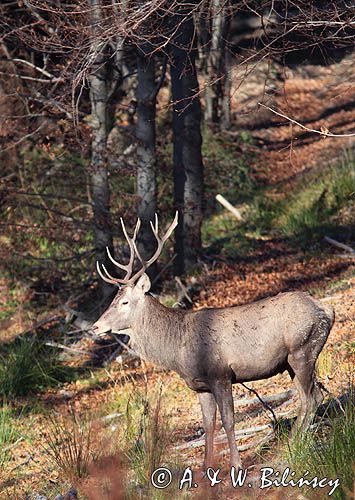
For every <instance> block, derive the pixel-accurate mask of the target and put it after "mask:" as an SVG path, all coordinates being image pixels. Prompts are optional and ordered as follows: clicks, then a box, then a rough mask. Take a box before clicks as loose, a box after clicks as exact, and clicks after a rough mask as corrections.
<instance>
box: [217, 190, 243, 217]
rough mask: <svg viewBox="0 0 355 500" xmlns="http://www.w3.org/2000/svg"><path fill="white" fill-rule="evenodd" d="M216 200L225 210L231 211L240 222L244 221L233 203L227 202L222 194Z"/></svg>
mask: <svg viewBox="0 0 355 500" xmlns="http://www.w3.org/2000/svg"><path fill="white" fill-rule="evenodd" d="M216 200H217V201H219V203H220V204H221V205H223V206H224V208H226V209H227V210H229V211H230V212H231V213H232V214H233V215H234V217H236V218H237V219H238V220H240V221H242V220H243V217H242V216H241V214H240V212H239V210H238V209H237V208H235V207H234V206H233V205H232V204H231V203H229V201H228V200H226V199H225V198H224V197H223V196H222V195H221V194H217V195H216Z"/></svg>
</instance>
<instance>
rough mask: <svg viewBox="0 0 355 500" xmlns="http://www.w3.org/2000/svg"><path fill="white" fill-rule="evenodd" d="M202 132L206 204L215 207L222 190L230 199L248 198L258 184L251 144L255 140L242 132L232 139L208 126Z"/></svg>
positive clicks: (233, 200) (242, 199)
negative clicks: (255, 178)
mask: <svg viewBox="0 0 355 500" xmlns="http://www.w3.org/2000/svg"><path fill="white" fill-rule="evenodd" d="M203 136H204V139H203V144H202V155H203V158H204V162H205V191H206V203H207V207H208V208H210V209H212V208H213V207H214V205H215V202H214V198H215V196H216V194H217V193H219V192H221V193H222V194H223V196H225V197H226V198H227V199H228V201H230V202H231V203H240V202H242V201H245V200H247V199H249V198H250V196H251V194H252V193H253V190H254V188H255V183H254V181H253V178H252V175H251V173H252V166H253V163H254V162H255V154H254V153H252V152H251V151H250V149H249V148H248V146H249V145H250V144H251V142H252V138H251V135H250V134H249V133H248V132H246V131H245V132H241V133H240V134H239V136H238V138H236V139H234V140H233V141H231V140H230V139H227V138H226V137H225V136H223V135H222V134H216V133H213V132H212V131H211V130H210V129H209V128H207V127H206V128H205V129H204V133H203Z"/></svg>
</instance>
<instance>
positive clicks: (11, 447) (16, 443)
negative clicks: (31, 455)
mask: <svg viewBox="0 0 355 500" xmlns="http://www.w3.org/2000/svg"><path fill="white" fill-rule="evenodd" d="M24 440H25V438H24V437H23V436H21V437H20V438H18V440H17V441H15V442H14V443H13V444H10V445H9V446H5V448H3V449H2V450H1V451H3V452H6V451H10V450H12V449H13V448H16V446H17V445H18V444H20V443H22V441H24Z"/></svg>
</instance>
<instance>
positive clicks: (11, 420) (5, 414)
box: [0, 402, 22, 471]
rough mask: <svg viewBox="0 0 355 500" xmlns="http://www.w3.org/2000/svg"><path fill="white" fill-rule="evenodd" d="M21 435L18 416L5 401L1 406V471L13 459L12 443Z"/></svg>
mask: <svg viewBox="0 0 355 500" xmlns="http://www.w3.org/2000/svg"><path fill="white" fill-rule="evenodd" d="M21 437H22V436H21V432H20V429H19V423H18V417H16V416H15V413H14V410H13V409H12V407H11V406H10V405H9V404H8V403H6V402H3V404H2V406H1V407H0V471H1V469H2V468H3V467H5V465H6V464H7V463H8V462H9V461H10V460H11V448H12V445H14V444H15V443H16V441H17V440H18V439H20V438H21Z"/></svg>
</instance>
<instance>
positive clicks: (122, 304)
mask: <svg viewBox="0 0 355 500" xmlns="http://www.w3.org/2000/svg"><path fill="white" fill-rule="evenodd" d="M120 220H121V225H122V230H123V234H124V236H125V238H126V240H127V243H128V245H129V248H130V258H129V261H128V264H121V263H119V262H117V261H116V260H115V259H114V258H113V257H112V255H111V253H110V250H109V249H108V248H107V247H106V251H107V255H108V257H109V259H110V260H111V262H112V263H113V264H114V265H115V266H117V267H118V268H119V269H121V270H124V271H126V275H125V277H124V278H115V277H113V276H111V275H110V274H109V272H108V271H107V269H106V267H105V266H104V264H101V266H102V269H103V271H104V272H103V271H102V270H101V267H100V264H99V262H97V263H96V268H97V272H98V273H99V275H100V276H101V278H102V279H103V280H104V281H106V282H107V283H110V284H112V285H117V286H119V287H120V289H119V291H118V293H117V294H116V296H115V298H114V299H113V301H112V303H111V305H110V306H109V308H108V309H107V310H106V311H105V312H104V313H103V315H102V316H101V317H100V318H99V319H98V320H97V321H96V323H95V324H94V325H93V327H92V329H93V331H94V333H95V334H96V335H100V334H103V333H105V332H108V331H112V332H119V331H120V330H125V329H127V328H131V326H132V322H133V321H134V317H135V314H136V313H137V311H139V310H141V308H142V307H143V305H144V301H145V295H146V293H148V292H149V290H150V287H151V283H150V279H149V277H148V275H147V274H146V273H145V271H146V270H147V269H148V267H149V266H151V265H152V264H153V263H154V262H155V261H156V260H157V259H158V257H159V255H160V254H161V252H162V250H163V246H164V243H165V242H166V240H167V239H168V238H169V237H170V235H171V233H172V232H173V231H174V229H175V227H176V226H177V224H178V212H176V214H175V217H174V220H173V222H172V223H171V224H170V226H169V227H168V229H167V231H166V232H165V234H164V236H162V237H161V238H160V237H159V223H158V216H157V215H156V214H155V223H154V224H153V222H150V226H151V228H152V231H153V234H154V236H155V238H156V240H157V249H156V251H155V252H154V254H153V255H152V257H151V258H150V259H149V260H147V261H146V260H144V259H143V258H142V256H141V255H140V253H139V251H138V248H137V243H136V239H137V235H138V231H139V228H140V225H141V221H140V219H138V220H137V223H136V226H135V229H134V232H133V236H132V237H130V236H129V235H128V233H127V230H126V227H125V224H124V222H123V219H122V218H121V219H120ZM136 259H138V261H139V263H140V269H139V270H138V271H137V272H136V273H135V274H134V275H133V276H132V274H133V266H134V262H135V260H136ZM104 273H105V274H104Z"/></svg>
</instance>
